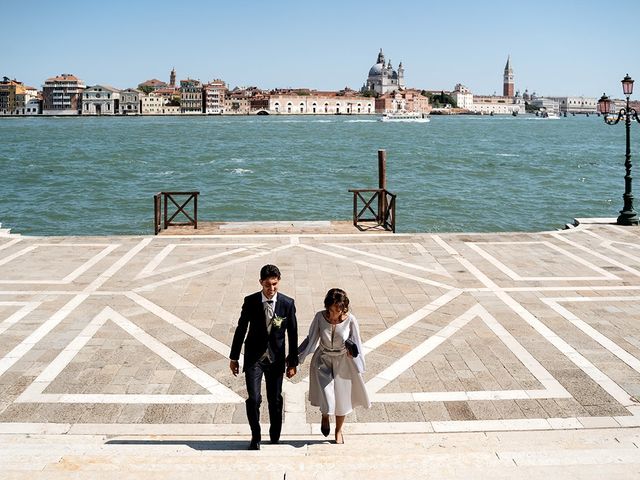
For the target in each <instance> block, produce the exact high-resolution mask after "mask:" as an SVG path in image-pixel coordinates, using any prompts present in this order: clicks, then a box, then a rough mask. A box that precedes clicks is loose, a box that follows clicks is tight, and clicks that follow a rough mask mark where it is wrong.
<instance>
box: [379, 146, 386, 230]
mask: <svg viewBox="0 0 640 480" xmlns="http://www.w3.org/2000/svg"><path fill="white" fill-rule="evenodd" d="M378 188H379V189H380V190H386V189H387V151H386V150H378ZM386 200H387V198H386V195H379V196H378V215H377V217H378V223H382V221H383V219H384V212H385V211H386Z"/></svg>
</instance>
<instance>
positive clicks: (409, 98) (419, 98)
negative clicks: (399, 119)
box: [375, 89, 431, 113]
mask: <svg viewBox="0 0 640 480" xmlns="http://www.w3.org/2000/svg"><path fill="white" fill-rule="evenodd" d="M375 111H376V113H384V112H395V111H407V112H420V113H430V112H431V105H430V104H429V98H428V97H425V96H424V95H422V92H421V91H420V90H414V89H405V90H402V91H394V92H390V93H385V94H383V95H380V96H378V98H376V99H375Z"/></svg>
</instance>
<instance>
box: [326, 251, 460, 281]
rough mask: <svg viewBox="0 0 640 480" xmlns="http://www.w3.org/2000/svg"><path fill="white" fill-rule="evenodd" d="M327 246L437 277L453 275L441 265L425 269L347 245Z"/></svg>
mask: <svg viewBox="0 0 640 480" xmlns="http://www.w3.org/2000/svg"><path fill="white" fill-rule="evenodd" d="M325 245H328V246H332V247H335V248H340V249H342V250H346V251H347V252H351V253H355V254H358V255H363V256H365V257H370V258H375V259H376V260H381V261H383V262H389V263H395V264H396V265H401V266H403V267H407V268H412V269H414V270H420V271H422V272H430V273H435V274H437V275H444V276H448V277H450V276H451V275H449V272H447V271H446V270H445V269H444V268H443V267H442V266H440V265H438V266H439V267H440V268H426V267H423V266H421V265H415V264H413V263H408V262H403V261H402V260H396V259H395V258H391V257H386V256H384V255H377V254H375V253H370V252H364V251H362V250H358V249H356V248H351V247H347V246H345V245H340V244H339V243H325ZM358 245H361V244H358ZM379 245H384V246H387V247H388V246H389V245H400V244H399V243H393V244H388V243H387V244H382V243H380V244H379ZM409 245H413V246H416V245H418V246H419V247H421V246H422V245H420V244H413V243H412V244H409ZM422 250H423V252H424V253H427V252H426V250H425V249H424V248H422ZM421 253H422V252H421Z"/></svg>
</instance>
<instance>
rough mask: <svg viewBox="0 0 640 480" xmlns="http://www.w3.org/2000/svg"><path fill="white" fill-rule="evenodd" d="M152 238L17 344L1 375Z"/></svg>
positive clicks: (1, 365)
mask: <svg viewBox="0 0 640 480" xmlns="http://www.w3.org/2000/svg"><path fill="white" fill-rule="evenodd" d="M150 241H151V238H148V239H144V240H141V241H140V242H139V243H138V244H137V245H136V246H134V247H133V248H132V249H131V250H129V251H128V252H127V253H126V254H125V255H124V256H123V257H122V258H120V259H119V260H118V261H117V262H115V263H114V264H113V265H112V266H111V267H109V268H108V269H107V270H106V271H105V272H103V273H102V274H101V275H100V276H99V277H98V278H96V279H95V280H94V281H93V282H91V283H90V284H89V285H87V286H86V287H85V289H84V290H83V293H80V294H78V295H76V296H74V297H73V298H72V299H71V300H69V301H68V302H67V303H66V304H65V305H64V306H63V307H62V308H61V309H60V310H58V311H57V312H56V313H54V314H53V315H52V316H51V318H50V319H49V320H47V321H45V322H44V323H43V324H42V325H40V327H38V328H37V329H36V330H35V331H34V332H33V333H32V334H31V335H29V336H28V337H27V338H26V339H25V340H23V341H22V342H21V343H20V344H19V345H17V346H16V347H15V348H13V350H11V351H10V352H9V353H7V354H6V355H5V356H4V357H3V358H2V359H0V376H2V375H3V374H4V373H5V372H6V371H7V370H8V369H9V368H11V367H12V366H13V365H14V364H15V363H16V362H17V361H18V360H20V359H21V358H22V357H23V356H24V355H25V354H26V353H27V352H29V351H30V350H31V349H32V348H33V347H34V346H35V345H36V344H38V343H39V342H40V340H42V339H43V338H44V337H45V336H46V335H48V334H49V332H51V331H52V330H53V329H54V328H56V327H57V326H58V325H59V324H60V322H62V321H63V320H64V319H65V318H67V316H68V315H69V314H70V313H71V312H72V311H73V310H75V309H76V308H77V307H78V305H80V304H81V303H82V302H84V301H85V300H86V299H87V298H89V295H90V293H92V292H94V291H95V290H97V289H98V288H100V286H102V284H104V282H106V281H107V280H109V278H111V276H113V275H114V274H115V273H116V272H117V271H118V270H120V269H121V268H122V267H123V266H124V265H126V263H127V262H128V261H129V260H130V259H131V258H133V257H134V256H135V255H136V254H137V253H138V252H139V251H140V250H142V249H143V248H144V247H145V246H146V245H147V244H148V243H149V242H150Z"/></svg>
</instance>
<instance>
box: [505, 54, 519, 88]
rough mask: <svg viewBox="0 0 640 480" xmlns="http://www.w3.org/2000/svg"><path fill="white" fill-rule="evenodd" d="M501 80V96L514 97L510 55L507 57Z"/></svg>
mask: <svg viewBox="0 0 640 480" xmlns="http://www.w3.org/2000/svg"><path fill="white" fill-rule="evenodd" d="M502 79H503V80H502V96H503V97H514V96H515V88H516V86H515V83H514V80H513V69H512V68H511V55H509V56H508V57H507V64H506V65H505V66H504V74H503V77H502Z"/></svg>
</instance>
